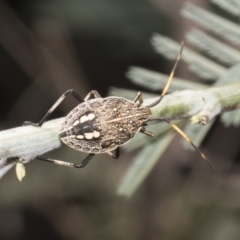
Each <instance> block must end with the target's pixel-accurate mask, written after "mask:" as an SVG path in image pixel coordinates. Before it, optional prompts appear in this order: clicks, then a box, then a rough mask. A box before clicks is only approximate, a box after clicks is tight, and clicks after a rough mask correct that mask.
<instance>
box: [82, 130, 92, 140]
mask: <svg viewBox="0 0 240 240" xmlns="http://www.w3.org/2000/svg"><path fill="white" fill-rule="evenodd" d="M84 137H85V138H86V139H87V140H90V139H92V138H93V133H92V132H91V133H84Z"/></svg>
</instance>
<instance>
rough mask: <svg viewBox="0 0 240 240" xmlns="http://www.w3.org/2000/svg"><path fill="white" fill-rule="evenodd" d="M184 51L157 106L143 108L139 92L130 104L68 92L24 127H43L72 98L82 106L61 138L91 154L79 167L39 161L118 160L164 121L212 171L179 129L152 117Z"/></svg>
mask: <svg viewBox="0 0 240 240" xmlns="http://www.w3.org/2000/svg"><path fill="white" fill-rule="evenodd" d="M182 50H183V43H182V46H181V50H180V52H179V54H178V57H177V60H176V62H175V65H174V67H173V70H172V72H171V74H170V76H169V79H168V82H167V84H166V86H165V88H164V90H163V92H162V94H161V95H160V97H159V98H158V99H157V100H156V101H155V102H153V103H151V104H149V105H147V106H142V103H143V98H142V94H141V92H138V93H137V94H136V96H135V97H134V99H133V100H132V101H130V100H127V99H125V98H121V97H106V98H102V97H101V96H100V95H99V93H98V92H97V91H94V90H93V91H91V92H90V93H89V94H88V95H87V96H86V97H85V98H84V99H83V98H82V97H81V96H80V95H79V94H78V93H77V92H76V91H75V90H73V89H70V90H67V91H66V92H65V93H64V94H63V95H62V96H61V97H60V98H59V99H58V100H57V101H56V103H55V104H54V105H53V106H52V107H51V108H50V109H49V110H48V112H47V113H46V114H45V115H44V117H43V118H42V119H41V121H40V122H39V123H32V122H25V123H24V125H33V126H36V127H40V126H41V125H42V124H43V123H44V122H45V121H46V120H47V119H48V117H49V116H50V114H51V113H52V112H53V111H54V110H55V109H56V108H57V107H58V106H59V104H60V103H61V102H62V101H63V100H64V99H65V98H66V97H67V96H68V95H72V96H73V97H74V98H76V99H77V100H78V101H79V102H80V104H79V105H78V106H76V107H75V108H74V109H73V110H72V111H71V112H70V113H69V114H68V115H67V116H66V118H65V120H64V122H63V123H62V125H61V128H60V133H59V137H60V139H61V141H62V142H63V143H65V144H66V145H67V146H69V147H71V148H73V149H75V150H78V151H82V152H85V153H88V156H87V157H86V158H85V159H84V160H83V161H82V162H81V163H80V164H75V163H70V162H65V161H60V160H55V159H51V158H47V157H45V156H36V158H37V159H40V160H44V161H48V162H52V163H55V164H58V165H64V166H68V167H76V168H82V167H84V166H86V164H87V163H88V162H89V161H90V160H91V159H92V158H93V157H94V155H96V154H100V153H106V154H108V155H110V156H111V157H113V158H118V157H119V155H120V154H119V153H120V152H119V147H120V146H122V145H124V144H126V143H127V142H128V141H130V140H131V139H132V138H133V137H134V136H135V134H136V133H138V132H141V133H143V134H146V135H149V136H151V137H153V136H154V134H153V133H152V132H150V131H148V130H147V129H146V128H145V126H146V125H147V124H148V123H149V122H150V121H165V122H167V123H168V124H170V126H171V127H173V128H174V129H175V130H176V131H177V132H178V133H179V134H180V135H181V136H182V137H183V138H185V140H186V141H188V142H189V143H191V144H192V146H193V147H194V148H195V149H196V150H197V151H198V152H199V153H200V155H201V156H202V158H203V159H204V160H206V161H207V162H208V163H209V165H210V166H211V167H212V168H213V166H212V165H211V163H210V162H209V161H208V159H207V158H206V157H205V155H204V154H203V153H202V152H201V151H200V150H199V149H198V148H197V147H196V146H195V145H194V144H193V143H192V141H191V140H190V139H189V138H188V137H187V136H186V135H185V134H184V133H183V132H182V131H181V130H180V129H179V128H178V127H177V126H176V125H174V124H173V123H171V122H169V121H167V120H164V119H162V118H156V117H153V116H152V114H151V110H150V109H151V108H152V107H154V106H156V105H157V104H159V103H160V102H161V100H162V99H163V97H164V95H165V94H166V92H167V90H168V88H169V86H170V83H171V81H172V78H173V76H174V73H175V69H176V67H177V64H178V61H179V60H180V57H181V54H182ZM26 164H27V163H26ZM26 164H25V165H26Z"/></svg>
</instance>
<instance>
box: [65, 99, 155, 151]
mask: <svg viewBox="0 0 240 240" xmlns="http://www.w3.org/2000/svg"><path fill="white" fill-rule="evenodd" d="M150 117H151V112H150V109H149V108H147V107H140V106H139V105H138V104H137V103H135V102H132V101H129V100H127V99H124V98H121V97H107V98H95V99H90V100H87V101H85V102H83V103H81V104H79V105H78V106H77V107H75V108H74V109H73V110H72V111H71V112H70V113H69V114H68V115H67V116H66V118H65V121H64V122H63V124H62V126H61V129H60V138H61V140H62V141H63V142H64V143H65V144H66V145H68V146H70V147H72V148H74V149H76V150H79V151H82V152H86V153H93V154H98V153H106V152H109V151H112V150H115V149H116V148H118V147H119V146H121V145H123V144H125V143H127V142H128V141H129V140H130V139H131V138H133V137H134V135H135V134H136V133H137V132H138V131H139V130H140V129H141V127H142V126H143V125H144V123H146V122H148V120H149V119H150Z"/></svg>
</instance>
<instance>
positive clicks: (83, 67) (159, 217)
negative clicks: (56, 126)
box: [0, 0, 240, 240]
mask: <svg viewBox="0 0 240 240" xmlns="http://www.w3.org/2000/svg"><path fill="white" fill-rule="evenodd" d="M183 2H184V1H174V0H163V1H160V0H128V1H127V0H98V1H97V0H88V1H84V0H69V1H67V0H51V1H40V0H31V1H30V0H29V1H0V66H1V67H0V89H1V94H0V110H1V115H0V125H1V129H2V130H4V129H8V128H11V127H16V126H20V125H21V124H22V122H23V121H25V120H30V121H38V120H39V119H40V118H41V117H42V116H43V115H44V114H45V112H46V111H47V110H48V109H49V107H50V106H52V104H53V103H54V101H56V99H57V98H58V97H59V96H60V95H61V94H62V93H63V92H64V91H65V90H67V89H70V88H74V89H76V90H77V91H78V92H79V93H80V94H82V96H85V95H86V94H87V93H88V92H89V91H90V90H91V89H95V90H97V91H99V93H100V94H101V95H102V96H103V97H104V96H106V95H107V93H108V89H109V87H110V86H115V87H121V88H123V87H124V88H130V89H136V91H138V90H142V89H141V88H140V87H138V86H134V85H133V84H132V83H130V81H129V80H127V79H126V78H125V77H124V75H125V73H126V71H127V69H128V67H129V66H131V65H135V66H141V67H144V68H149V69H152V70H156V71H159V72H163V73H166V74H169V72H170V71H171V68H172V64H173V63H169V62H167V60H165V59H164V58H162V57H161V56H159V55H157V54H156V53H155V52H154V50H153V49H152V47H151V45H150V38H151V36H152V34H153V33H154V32H159V33H160V34H163V35H166V36H169V37H171V38H173V39H175V40H177V41H179V42H180V41H181V40H183V39H184V34H185V32H186V29H188V28H189V27H190V26H189V25H190V23H189V22H187V21H186V20H184V19H182V18H181V17H180V16H179V13H178V12H179V10H180V8H181V7H182V3H183ZM194 2H195V3H196V4H200V3H201V5H202V6H203V7H205V8H212V7H213V6H211V5H210V4H209V3H208V1H194ZM177 76H179V77H182V78H188V79H191V80H192V81H194V80H198V79H197V78H196V77H195V76H194V74H191V73H189V70H188V69H187V66H186V65H184V64H182V63H181V64H180V65H179V67H178V71H177ZM75 105H76V102H75V101H74V100H72V99H71V98H69V100H67V101H66V102H65V103H63V104H62V105H61V107H59V109H58V110H57V111H56V113H55V114H54V115H53V118H54V117H60V116H64V115H66V114H67V113H68V112H69V111H70V110H71V109H72V108H73V107H74V106H75ZM239 140H240V136H239V130H238V129H235V128H233V127H229V128H227V129H226V128H224V127H223V126H222V124H221V123H219V122H218V121H217V122H216V124H214V127H213V128H212V130H211V131H210V132H209V134H208V136H207V138H206V139H205V141H204V143H203V145H202V147H201V149H202V150H203V152H204V153H205V154H206V155H207V156H208V157H209V158H210V159H211V161H212V162H213V164H214V165H215V167H216V169H217V170H216V172H215V173H213V172H211V170H210V169H209V168H208V166H207V165H205V164H204V163H203V162H202V161H201V160H199V161H197V163H195V164H192V161H193V160H195V159H199V157H198V155H197V154H196V153H195V152H189V151H185V150H183V149H182V146H181V144H180V143H179V138H176V139H175V140H174V141H173V143H172V144H171V146H170V147H169V148H168V150H167V151H166V153H165V154H164V156H163V158H162V159H161V161H159V163H158V164H157V165H156V167H155V168H154V170H153V171H152V173H151V174H150V175H149V176H148V178H147V179H146V181H145V182H144V183H143V184H142V185H141V186H140V188H139V189H138V191H137V192H136V193H135V194H134V196H133V197H132V198H131V199H124V198H121V197H119V196H117V195H116V193H115V192H116V189H117V186H118V184H119V181H120V179H121V177H122V176H123V175H124V172H125V171H126V169H127V168H128V167H129V166H130V164H131V159H132V158H133V157H134V156H135V154H136V152H133V153H129V154H123V155H122V156H121V158H120V159H119V160H112V159H111V158H110V157H108V156H107V155H106V156H105V155H100V156H97V157H95V158H94V160H93V161H92V162H91V163H90V164H89V165H88V166H87V167H86V168H84V169H81V170H76V169H71V168H64V167H60V166H56V165H53V164H47V163H44V162H41V161H34V162H33V163H32V164H30V165H29V166H28V167H27V176H26V178H24V180H23V182H22V183H19V182H18V180H17V178H16V176H15V172H14V170H11V171H10V172H9V173H7V174H6V176H4V177H3V178H2V179H1V181H0V239H1V240H19V239H24V240H25V239H26V240H28V239H51V240H55V239H117V240H121V239H124V240H128V239H142V240H145V239H164V240H165V239H166V240H175V239H178V240H179V239H185V240H188V239H189V240H190V239H195V240H200V239H211V240H214V239H217V240H226V239H231V240H234V239H239V238H240V228H239V224H240V208H239V207H240V204H239V202H240V177H239V173H240V168H239V147H238V146H239ZM48 156H50V157H53V158H56V159H68V160H69V161H75V162H76V161H77V160H81V159H82V158H83V157H84V156H85V155H84V154H83V153H80V152H77V151H73V150H72V149H69V148H68V147H65V146H63V147H62V148H60V149H58V150H56V151H54V152H52V153H49V154H48Z"/></svg>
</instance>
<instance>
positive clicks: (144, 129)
mask: <svg viewBox="0 0 240 240" xmlns="http://www.w3.org/2000/svg"><path fill="white" fill-rule="evenodd" d="M140 132H141V133H144V134H146V135H148V136H150V137H154V133H152V132H150V131H148V130H147V129H146V128H145V127H141V128H140Z"/></svg>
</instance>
